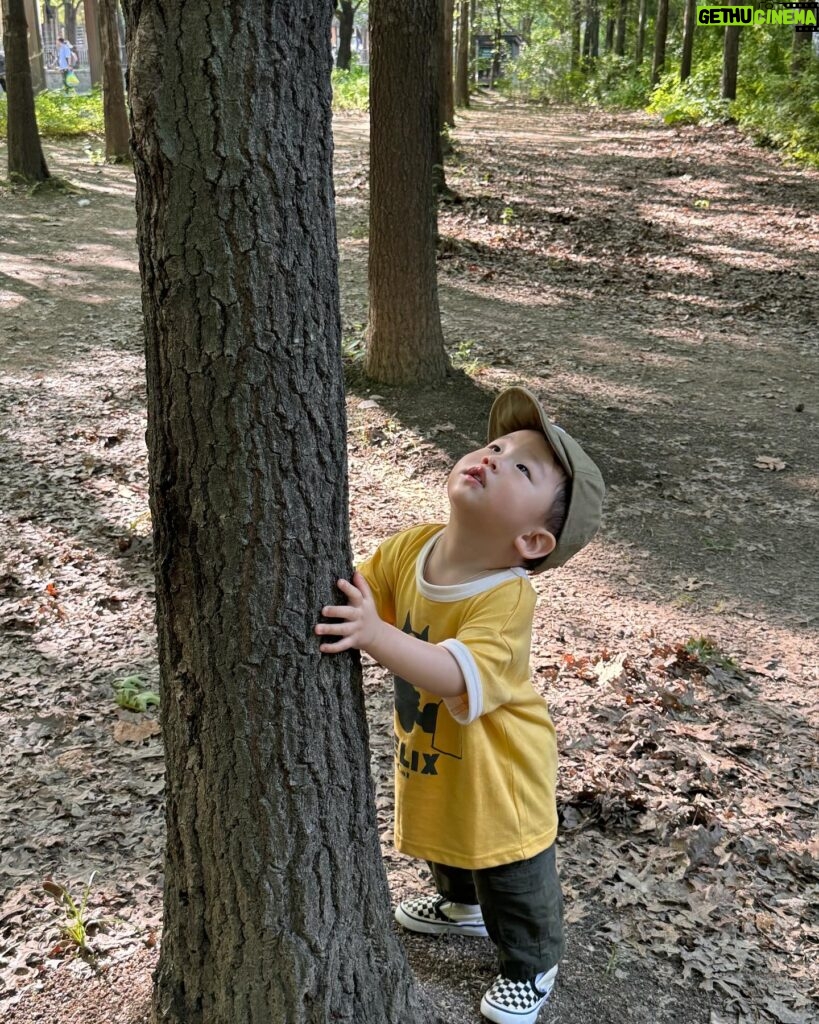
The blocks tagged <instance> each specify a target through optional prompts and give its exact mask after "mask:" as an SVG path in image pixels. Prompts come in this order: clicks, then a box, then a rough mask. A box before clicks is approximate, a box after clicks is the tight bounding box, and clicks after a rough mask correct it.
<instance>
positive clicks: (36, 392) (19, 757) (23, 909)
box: [0, 106, 819, 1024]
mask: <svg viewBox="0 0 819 1024" xmlns="http://www.w3.org/2000/svg"><path fill="white" fill-rule="evenodd" d="M456 142H457V145H458V151H457V153H456V155H455V157H454V160H453V163H452V164H451V165H450V169H449V183H450V185H451V186H452V187H453V188H454V189H455V191H456V192H457V193H458V196H459V200H460V201H457V202H451V203H448V204H447V205H446V206H445V208H444V209H443V210H442V214H441V217H440V225H439V226H440V231H441V234H442V244H441V260H440V270H441V274H440V284H441V307H442V317H443V321H444V328H445V334H446V337H447V341H448V344H449V346H450V349H451V351H452V352H453V355H454V357H455V359H456V362H457V363H458V365H459V366H461V367H462V369H466V370H468V371H469V375H468V376H466V375H464V374H460V375H458V376H457V377H455V378H454V379H453V380H452V381H450V382H448V383H447V384H444V385H442V386H440V387H439V388H431V389H427V390H424V391H422V392H417V391H416V392H415V393H413V394H411V395H402V394H400V393H395V392H393V391H391V390H390V389H385V388H379V389H377V391H376V390H375V389H371V388H367V387H366V386H365V385H364V384H363V383H362V382H361V381H360V378H359V376H358V375H357V373H356V372H355V371H352V372H351V379H350V387H349V406H350V460H351V486H352V492H353V501H352V519H353V530H354V542H355V546H356V550H357V552H358V553H359V554H366V553H368V552H369V551H370V550H371V549H372V547H373V546H374V545H375V544H376V543H377V541H378V540H380V539H381V538H382V537H384V536H385V535H387V534H388V533H390V532H392V531H394V530H395V529H398V528H400V527H402V526H405V525H409V524H411V523H413V522H415V521H417V520H419V519H421V518H424V517H430V518H433V517H436V516H441V515H442V514H443V511H444V509H443V505H442V501H443V490H442V485H443V481H444V479H445V473H446V467H447V464H448V462H449V460H450V459H451V457H452V455H453V454H454V453H456V452H458V451H460V450H463V448H464V446H465V445H468V444H472V443H474V441H475V440H477V439H479V438H482V436H483V425H484V422H485V418H486V413H487V410H488V407H489V405H490V403H491V397H492V394H493V393H494V392H495V391H496V390H497V389H498V388H499V387H501V386H503V385H504V384H508V383H512V382H522V383H527V384H529V385H530V386H532V387H534V388H535V389H536V390H538V391H539V392H541V393H542V394H543V396H544V398H545V399H546V401H547V403H548V404H549V406H550V408H551V409H552V410H553V412H554V415H555V417H556V418H557V419H558V420H559V421H560V422H563V423H564V424H565V425H566V426H567V427H569V428H570V429H572V430H573V431H576V432H577V434H578V435H579V436H581V437H582V438H583V439H584V441H585V442H586V443H587V445H588V447H589V449H590V450H591V451H592V452H594V453H595V455H596V456H597V457H598V459H599V461H600V464H601V466H602V468H603V470H604V474H605V476H606V478H607V480H608V483H609V498H608V504H607V517H606V524H605V528H604V531H603V533H602V534H601V536H600V538H599V539H598V540H597V541H596V542H595V544H594V545H593V546H592V547H591V548H589V549H588V550H587V551H586V552H584V553H583V554H582V555H581V556H579V557H578V558H577V559H576V560H575V561H574V562H573V563H572V565H571V567H570V568H566V569H564V570H560V571H559V572H556V573H554V574H553V575H551V576H550V577H549V578H548V579H540V580H539V581H538V589H539V592H540V594H541V600H540V605H539V619H538V622H537V628H536V634H537V637H538V640H537V646H536V650H535V652H534V658H533V665H534V667H535V671H536V678H537V680H538V682H539V685H541V686H542V688H543V691H544V693H546V694H547V696H548V699H549V701H550V704H551V706H552V709H553V712H554V715H555V719H556V723H557V725H558V731H559V733H560V737H561V745H562V758H563V759H562V769H561V771H562V775H561V787H562V803H561V813H562V818H563V838H562V840H561V848H562V864H563V875H564V883H565V887H566V895H567V914H568V921H569V925H570V928H569V954H568V956H567V958H566V961H565V965H564V968H563V969H562V973H561V981H560V984H559V986H558V990H557V994H556V998H555V999H554V1000H553V1002H552V1004H551V1005H550V1008H549V1010H548V1012H544V1014H543V1017H542V1019H543V1020H552V1019H555V1020H557V1019H561V1020H574V1021H577V1022H579V1024H585V1022H592V1021H595V1022H604V1021H612V1022H615V1021H616V1022H618V1024H619V1022H625V1021H633V1022H641V1024H642V1022H645V1024H722V1022H728V1021H757V1020H759V1021H779V1022H781V1024H807V1022H808V1021H812V1020H814V1019H815V1018H816V1015H817V1007H818V1006H819V973H818V972H817V967H816V964H817V939H818V938H819V928H818V924H819V922H818V920H817V912H816V909H815V908H816V906H817V903H819V899H817V893H818V890H817V882H819V846H817V840H816V831H815V809H814V807H813V802H814V800H813V794H815V792H816V784H817V782H818V781H819V779H817V774H818V773H817V766H816V757H815V736H816V728H817V724H819V706H818V703H817V687H818V686H819V677H818V667H819V644H818V643H817V637H816V632H815V628H816V622H817V608H818V605H819V600H818V598H817V586H816V575H817V568H819V565H817V558H816V554H815V550H814V548H815V544H812V543H811V538H812V537H813V536H814V535H815V532H816V525H817V493H819V479H818V478H817V468H816V467H817V465H819V450H817V449H819V442H818V441H817V432H816V424H817V413H818V412H819V394H818V393H817V361H816V354H817V348H819V308H818V306H817V298H816V294H815V282H816V279H817V277H816V274H817V270H819V230H817V229H818V228H819V218H817V213H816V211H817V210H819V176H817V175H816V174H810V173H806V172H803V171H799V170H794V169H788V168H784V167H783V166H782V165H781V164H780V162H779V161H778V160H777V158H776V157H775V156H774V155H773V154H770V153H766V152H763V151H760V150H756V149H753V148H752V147H750V146H749V145H748V144H747V143H745V142H744V141H743V140H742V139H741V138H740V137H738V136H737V135H736V134H735V133H733V132H732V131H731V130H730V129H712V130H709V131H705V130H702V129H696V130H695V129H684V130H676V131H675V130H671V129H667V128H664V127H662V126H659V125H658V124H657V123H656V122H654V121H652V120H650V119H648V118H645V117H643V116H641V115H623V116H618V117H609V116H603V115H589V114H587V113H580V112H576V111H570V110H555V111H550V112H547V113H545V114H543V113H540V114H539V113H535V112H533V111H529V110H525V111H524V110H518V109H515V108H509V107H503V106H500V107H491V106H486V107H483V108H479V109H475V110H474V111H472V112H470V113H469V114H467V115H466V116H465V117H463V118H462V119H461V123H460V125H459V128H458V131H457V133H456ZM336 150H337V155H336V177H337V193H338V219H339V247H340V252H341V280H342V296H343V304H344V319H345V335H346V339H347V341H348V343H349V344H350V345H352V346H354V345H355V344H356V343H357V342H358V340H359V338H360V334H361V327H362V325H363V323H364V321H365V319H366V254H367V239H366V219H367V181H366V170H365V167H366V121H365V120H364V119H363V118H360V117H354V116H346V117H343V118H340V119H338V120H337V123H336ZM3 158H4V154H1V153H0V160H2V159H3ZM48 158H49V161H50V164H51V165H52V169H54V168H57V169H58V170H60V172H61V173H64V174H68V175H69V176H70V177H72V179H74V180H75V181H77V182H78V183H79V184H80V185H81V186H82V188H83V190H84V191H83V192H82V193H81V194H78V195H57V196H50V197H43V196H34V197H28V198H21V197H20V196H19V195H18V196H15V197H13V198H12V197H11V196H9V195H8V194H7V193H2V192H0V253H1V254H2V262H1V263H0V315H2V330H3V332H4V334H5V338H4V340H3V345H2V350H0V384H1V385H2V391H0V423H2V447H0V523H1V524H2V527H1V529H0V537H2V546H3V550H0V602H1V603H0V649H2V654H3V657H2V662H0V682H1V683H2V690H3V693H4V695H7V696H5V698H4V704H3V707H2V709H0V728H2V732H3V735H4V736H6V737H8V738H9V746H10V751H11V756H10V757H9V756H7V757H5V758H4V759H3V761H2V765H0V773H2V781H3V783H4V785H3V786H2V792H3V796H2V797H0V822H1V823H0V855H1V856H0V860H1V861H2V867H1V868H0V881H1V882H2V886H3V890H4V893H5V895H4V902H3V908H2V911H0V1006H2V1005H4V1004H5V1005H6V1006H7V1007H8V1012H7V1015H6V1019H7V1020H8V1021H9V1024H24V1022H25V1024H29V1022H31V1021H34V1020H37V1019H41V1018H42V1016H43V1015H45V1016H47V1018H48V1019H50V1020H51V1021H53V1022H54V1024H72V1022H74V1021H80V1020H82V1021H83V1022H85V1024H103V1022H105V1024H116V1022H121V1024H142V1022H143V1020H144V1019H145V1008H146V1005H147V1002H146V1001H147V993H148V992H149V987H150V970H151V968H152V965H153V963H154V962H155V957H156V938H157V929H158V925H159V920H160V890H159V884H160V872H161V849H162V835H161V800H162V784H161V755H160V751H159V740H158V737H157V736H156V735H151V731H152V729H153V727H154V723H153V721H152V719H151V718H150V716H149V720H148V725H147V726H146V725H145V719H144V718H143V717H142V716H129V715H127V714H126V713H123V712H120V711H118V709H117V708H116V707H115V705H114V703H113V700H112V687H111V684H112V682H113V681H114V680H116V679H118V678H122V677H123V676H127V675H132V674H135V673H136V674H140V675H142V676H143V677H144V679H145V680H146V681H148V682H149V683H150V682H155V680H156V675H157V673H156V666H155V661H154V659H155V655H154V646H153V640H152V636H151V621H152V607H151V599H152V594H151V580H150V566H149V558H148V554H149V549H148V542H147V539H146V537H147V532H148V524H147V520H146V516H145V510H146V508H147V498H146V467H145V455H144V444H143V440H142V438H143V435H144V411H143V403H144V385H143V373H142V360H141V349H140V346H141V342H140V334H139V331H140V313H139V277H138V269H137V264H136V255H135V250H134V241H133V229H134V215H133V208H132V207H133V185H132V180H131V177H130V175H129V172H128V171H127V169H123V168H108V167H106V168H97V167H94V166H93V165H92V164H90V163H89V162H88V160H87V157H86V155H85V154H84V152H83V150H82V148H81V147H79V146H71V147H60V148H56V147H49V152H48ZM80 203H82V205H80ZM373 395H377V397H375V399H374V403H375V404H373ZM364 399H370V401H369V402H368V403H367V404H366V405H363V404H362V403H363V401H364ZM703 636H707V637H709V638H711V640H712V641H713V643H714V645H716V646H717V647H718V648H719V649H720V650H721V651H722V652H723V653H724V654H726V655H731V656H732V657H733V659H735V661H736V662H737V663H738V664H739V665H740V666H741V668H742V670H743V671H742V672H740V671H737V670H736V669H735V668H734V667H733V666H732V665H730V664H727V663H725V664H722V665H719V664H716V663H715V661H714V656H713V652H711V655H712V656H711V658H710V661H709V662H708V664H705V663H700V662H697V661H691V659H690V658H689V657H688V655H686V654H684V653H682V652H680V651H679V650H678V645H680V644H684V643H685V642H686V641H688V640H690V639H692V638H699V637H703ZM700 650H701V651H702V650H703V647H702V645H701V646H700ZM367 687H368V695H369V705H370V713H371V717H372V734H373V748H374V758H375V765H376V785H377V789H378V794H379V803H380V807H381V824H382V827H383V833H384V837H385V855H386V857H387V863H388V868H389V873H390V881H391V885H392V887H393V890H394V894H395V895H396V896H401V895H403V894H404V893H407V892H410V891H415V890H416V889H418V888H419V887H423V886H424V885H425V882H426V880H425V878H424V875H423V871H422V870H421V869H420V867H419V866H418V865H415V864H413V863H411V862H408V861H406V860H404V859H403V858H400V857H398V856H397V855H395V854H394V853H393V852H391V851H390V848H389V845H388V836H389V828H390V820H391V798H390V782H389V775H390V745H389V687H388V686H386V685H385V683H384V682H383V680H382V678H381V675H380V672H379V670H377V669H373V670H372V671H371V672H370V674H369V676H368V683H367ZM94 870H96V871H97V876H96V878H95V880H94V884H93V886H92V899H91V904H92V906H93V907H94V912H95V914H96V915H98V916H100V917H102V918H105V923H104V928H103V930H102V931H100V932H99V934H98V935H97V936H96V938H95V940H94V944H95V946H96V948H97V950H98V952H99V954H100V961H99V967H100V973H99V974H98V975H96V976H95V975H94V973H93V972H92V970H91V969H90V968H89V967H87V965H85V964H84V963H83V962H82V961H79V960H76V959H73V958H71V957H70V956H66V955H65V954H64V953H61V952H60V951H59V950H57V949H55V947H56V946H57V940H58V937H59V936H58V929H57V927H56V922H55V918H54V914H53V913H52V909H51V907H49V905H48V898H47V897H46V895H45V894H44V893H43V892H42V891H41V890H40V888H39V886H40V883H41V881H42V880H43V879H44V878H46V877H48V876H53V877H54V878H57V879H58V880H60V881H61V882H65V883H67V884H70V887H71V888H72V890H73V891H74V892H75V893H77V892H81V889H82V884H83V879H86V880H87V878H88V877H89V875H90V873H91V872H92V871H94ZM408 948H409V951H410V955H411V958H412V961H413V965H414V967H415V969H416V971H417V973H418V974H419V976H420V977H421V979H422V980H423V982H424V983H425V984H426V985H427V986H428V987H429V988H430V990H431V991H432V992H433V993H434V994H435V995H436V997H437V998H438V999H439V1000H440V1002H441V1004H442V1005H443V1006H444V1007H445V1008H446V1009H447V1012H448V1015H449V1016H450V1017H451V1018H453V1019H454V1018H456V1017H457V1018H458V1019H460V1020H462V1021H464V1022H465V1024H471V1022H473V1021H474V1022H477V1021H479V1019H480V1017H479V1015H478V1012H477V1006H478V1003H479V999H480V993H481V990H482V987H483V986H484V985H485V983H486V981H487V979H488V978H490V977H491V975H492V973H493V970H494V968H493V961H492V950H491V947H490V946H489V945H488V944H486V943H484V942H482V941H480V940H478V941H477V942H474V943H472V944H469V943H468V942H467V941H466V940H464V941H462V942H461V943H456V942H452V943H443V942H442V943H428V942H424V941H421V940H418V939H415V938H410V940H409V941H408ZM24 991H25V994H24V995H23V996H22V998H18V997H19V996H20V993H22V992H24Z"/></svg>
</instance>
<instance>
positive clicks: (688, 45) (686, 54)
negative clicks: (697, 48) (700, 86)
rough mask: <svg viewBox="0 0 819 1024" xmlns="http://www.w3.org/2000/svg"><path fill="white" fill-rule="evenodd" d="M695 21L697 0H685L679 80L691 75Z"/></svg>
mask: <svg viewBox="0 0 819 1024" xmlns="http://www.w3.org/2000/svg"><path fill="white" fill-rule="evenodd" d="M696 23H697V0H685V19H684V22H683V41H682V56H681V57H680V81H681V82H684V81H685V80H686V78H688V77H689V76H690V75H691V58H692V56H693V53H694V28H695V26H696Z"/></svg>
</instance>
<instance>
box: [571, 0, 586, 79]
mask: <svg viewBox="0 0 819 1024" xmlns="http://www.w3.org/2000/svg"><path fill="white" fill-rule="evenodd" d="M571 4H572V28H571V44H570V45H571V57H570V60H571V65H570V66H571V70H572V71H577V69H578V67H579V66H580V56H581V54H580V36H581V31H582V24H583V10H582V8H581V5H580V0H571Z"/></svg>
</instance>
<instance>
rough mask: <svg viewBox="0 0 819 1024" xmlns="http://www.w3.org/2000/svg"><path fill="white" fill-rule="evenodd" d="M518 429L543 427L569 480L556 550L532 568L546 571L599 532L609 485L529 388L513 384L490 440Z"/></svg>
mask: <svg viewBox="0 0 819 1024" xmlns="http://www.w3.org/2000/svg"><path fill="white" fill-rule="evenodd" d="M516 430H539V431H540V432H541V433H542V434H543V436H544V437H545V438H546V441H547V442H548V444H549V447H550V448H551V449H552V451H553V452H554V454H555V457H556V459H557V461H558V462H559V463H560V465H561V466H562V467H563V469H564V470H565V471H566V476H567V477H568V479H569V487H570V493H569V501H568V508H567V511H566V519H565V521H564V523H563V528H562V530H561V531H560V536H559V537H558V538H557V544H556V545H555V547H554V549H553V550H552V551H551V552H550V554H548V555H547V556H546V557H545V558H544V559H543V560H542V561H541V562H539V563H538V564H537V565H536V566H535V567H534V568H533V569H532V570H531V571H532V572H543V571H544V570H545V569H553V568H555V567H557V566H558V565H563V563H564V562H567V561H568V560H569V559H570V558H571V557H572V555H574V554H576V553H577V552H578V551H579V550H580V549H581V548H582V547H584V546H585V545H586V544H588V542H589V541H590V540H591V538H592V537H593V536H594V535H595V533H597V530H598V528H599V526H600V518H601V514H602V508H603V495H604V494H605V490H606V488H605V484H604V483H603V477H602V475H601V473H600V470H599V469H598V468H597V466H596V465H595V463H594V462H593V460H592V459H591V458H589V456H588V455H587V454H586V452H585V451H584V450H583V449H582V448H581V446H580V445H579V444H578V443H577V441H575V440H574V438H573V437H572V436H571V435H570V434H567V433H566V432H565V431H564V430H561V428H560V427H556V426H555V425H554V423H552V421H551V420H550V419H549V417H548V416H547V415H546V412H545V410H544V409H543V407H542V406H541V404H540V402H539V401H538V400H537V398H536V397H535V396H534V395H533V394H532V392H531V391H528V390H527V389H526V388H521V387H511V388H507V390H506V391H503V392H501V394H500V395H498V397H497V398H496V399H495V402H494V404H493V406H492V409H491V411H490V413H489V440H490V441H492V440H495V439H496V438H498V437H503V436H504V435H506V434H511V433H513V432H514V431H516Z"/></svg>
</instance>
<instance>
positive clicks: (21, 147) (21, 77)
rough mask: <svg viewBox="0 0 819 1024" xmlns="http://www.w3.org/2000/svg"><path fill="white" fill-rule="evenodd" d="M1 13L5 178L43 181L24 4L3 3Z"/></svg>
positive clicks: (14, 0) (44, 173)
mask: <svg viewBox="0 0 819 1024" xmlns="http://www.w3.org/2000/svg"><path fill="white" fill-rule="evenodd" d="M3 10H4V18H3V44H4V46H5V51H6V93H7V94H8V107H7V110H8V128H7V139H6V141H7V144H8V162H9V163H8V166H9V177H10V178H22V179H23V180H24V181H32V182H34V181H45V179H46V178H48V177H49V173H48V167H47V166H46V162H45V157H44V156H43V148H42V146H41V145H40V135H39V132H38V131H37V114H36V113H35V110H34V90H33V88H32V84H31V63H30V62H29V53H28V25H27V23H26V12H25V4H24V0H3Z"/></svg>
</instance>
